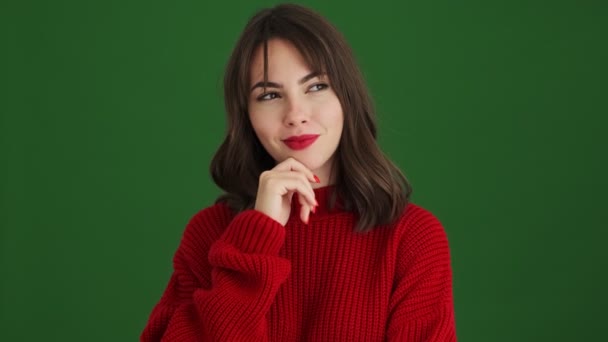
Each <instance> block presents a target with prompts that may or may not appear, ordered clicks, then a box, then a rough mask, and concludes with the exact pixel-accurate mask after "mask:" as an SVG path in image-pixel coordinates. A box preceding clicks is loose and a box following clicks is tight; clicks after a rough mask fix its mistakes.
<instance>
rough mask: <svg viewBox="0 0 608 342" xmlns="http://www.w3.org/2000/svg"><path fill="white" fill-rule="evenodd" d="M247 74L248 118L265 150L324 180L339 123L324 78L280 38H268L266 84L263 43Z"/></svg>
mask: <svg viewBox="0 0 608 342" xmlns="http://www.w3.org/2000/svg"><path fill="white" fill-rule="evenodd" d="M250 77H251V80H250V81H251V83H250V84H251V88H250V89H251V93H250V94H249V119H250V120H251V124H252V126H253V129H254V131H255V133H256V135H257V137H258V139H259V140H260V142H261V143H262V145H263V146H264V148H265V149H266V151H267V152H268V153H269V154H270V155H271V156H272V157H273V158H274V160H275V161H276V162H277V163H280V162H282V161H283V160H285V159H287V158H288V157H293V158H295V159H296V160H298V161H299V162H301V163H303V164H304V165H305V166H306V167H308V168H309V169H311V170H312V171H313V172H314V173H315V174H316V175H317V176H319V178H320V179H321V182H322V183H325V184H327V183H328V182H329V181H331V180H330V179H329V176H330V171H331V166H332V162H333V158H334V155H335V152H336V149H337V147H338V143H339V142H340V136H341V134H342V127H343V124H344V116H343V113H342V106H341V105H340V101H339V100H338V97H337V96H336V94H335V93H334V91H333V89H332V88H331V85H330V83H329V79H328V78H327V77H326V75H316V74H313V73H311V69H310V67H309V66H308V65H307V64H306V63H305V61H304V59H303V58H302V56H301V55H300V53H299V52H298V50H297V49H296V48H295V47H294V46H293V45H292V44H291V43H290V42H288V41H286V40H282V39H271V40H269V41H268V83H266V84H264V50H263V46H260V47H259V48H258V49H257V51H256V52H255V54H254V57H253V60H252V65H251V75H250ZM264 86H265V87H266V89H264Z"/></svg>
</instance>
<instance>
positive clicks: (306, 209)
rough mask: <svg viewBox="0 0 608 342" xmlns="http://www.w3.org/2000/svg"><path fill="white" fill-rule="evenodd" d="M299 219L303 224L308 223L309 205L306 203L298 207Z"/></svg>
mask: <svg viewBox="0 0 608 342" xmlns="http://www.w3.org/2000/svg"><path fill="white" fill-rule="evenodd" d="M300 219H301V220H302V222H304V223H305V224H308V221H309V220H310V206H308V205H307V204H305V205H302V207H301V208H300Z"/></svg>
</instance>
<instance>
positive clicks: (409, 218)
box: [394, 202, 446, 240]
mask: <svg viewBox="0 0 608 342" xmlns="http://www.w3.org/2000/svg"><path fill="white" fill-rule="evenodd" d="M394 228H395V230H396V232H397V234H399V235H405V236H407V237H408V239H409V240H411V239H425V238H433V239H439V240H444V239H446V232H445V229H444V227H443V224H442V223H441V221H440V220H439V219H438V218H437V216H436V215H435V214H433V213H432V212H431V211H430V210H428V209H426V208H424V207H422V206H420V205H418V204H415V203H412V202H409V203H408V204H407V205H406V206H405V208H404V210H403V212H402V214H401V216H400V217H399V219H398V220H397V221H396V222H395V227H394Z"/></svg>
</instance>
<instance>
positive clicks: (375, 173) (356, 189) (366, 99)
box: [210, 4, 412, 232]
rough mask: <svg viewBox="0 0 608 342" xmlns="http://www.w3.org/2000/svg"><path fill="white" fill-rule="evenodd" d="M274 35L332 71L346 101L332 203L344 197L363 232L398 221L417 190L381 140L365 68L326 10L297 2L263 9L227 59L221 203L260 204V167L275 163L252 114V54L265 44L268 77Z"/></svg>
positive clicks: (217, 176)
mask: <svg viewBox="0 0 608 342" xmlns="http://www.w3.org/2000/svg"><path fill="white" fill-rule="evenodd" d="M273 38H281V39H285V40H287V41H289V42H291V43H292V44H293V45H294V46H295V47H296V48H297V49H298V50H299V52H300V54H301V55H302V56H303V58H304V60H305V61H306V62H307V64H308V65H309V67H310V68H311V69H313V70H311V71H317V72H322V73H325V74H327V77H328V78H329V80H330V82H331V84H332V88H333V90H334V91H335V93H336V96H337V97H338V99H339V101H340V104H341V105H342V111H343V113H344V127H343V130H342V136H341V138H340V142H339V144H338V148H337V150H336V152H335V153H336V156H335V158H334V164H333V165H332V175H334V176H335V177H334V179H336V183H335V188H334V189H335V192H334V193H333V195H332V198H331V200H330V206H333V205H335V200H336V196H340V199H341V202H342V203H343V205H344V208H345V209H346V210H349V211H353V212H355V214H356V215H357V224H356V228H355V230H356V231H359V232H365V231H369V230H371V229H373V228H374V227H375V226H377V225H382V224H388V223H391V222H393V221H394V220H396V219H397V218H398V217H399V216H400V215H401V214H402V213H403V210H404V209H405V207H406V204H407V203H408V201H409V198H410V194H411V192H412V189H411V186H410V184H409V182H408V181H407V179H406V178H405V176H404V175H403V174H402V173H401V171H400V170H399V168H398V167H396V166H395V165H394V164H393V163H392V162H391V161H390V160H389V159H388V158H387V157H386V156H385V155H384V154H383V153H382V151H381V150H380V147H379V145H378V143H377V141H376V120H375V112H374V108H373V103H372V100H371V98H370V95H369V92H368V90H367V87H366V85H365V82H364V80H363V75H362V74H361V72H360V70H359V68H358V66H357V63H356V61H355V58H354V56H353V53H352V51H351V49H350V47H349V45H348V44H347V42H346V40H345V39H344V37H343V36H342V34H341V33H340V32H339V31H338V30H337V29H336V28H335V27H334V26H333V25H332V24H330V23H329V22H328V21H327V20H326V19H325V18H323V17H322V16H321V15H319V14H317V13H316V12H314V11H312V10H310V9H308V8H305V7H302V6H299V5H294V4H282V5H278V6H276V7H273V8H267V9H263V10H261V11H259V12H258V13H257V14H255V15H254V16H253V17H252V18H251V19H250V20H249V22H248V23H247V25H246V26H245V29H244V30H243V32H242V34H241V36H240V38H239V39H238V41H237V43H236V46H235V48H234V50H233V52H232V55H231V56H230V59H229V61H228V64H227V66H226V73H225V76H224V102H225V107H226V113H227V132H226V137H225V139H224V141H223V143H222V144H221V145H220V147H219V149H218V151H217V152H216V154H215V156H214V157H213V160H212V162H211V166H210V171H211V175H212V177H213V180H214V181H215V183H216V184H217V185H218V186H219V187H220V188H222V189H223V190H224V191H225V194H223V195H222V196H220V197H219V198H218V199H217V201H216V202H225V203H226V204H227V205H228V206H229V207H230V208H232V209H233V210H234V211H236V212H240V211H242V210H245V209H250V208H253V205H254V204H255V197H256V193H257V188H258V181H259V177H260V174H261V173H262V172H263V171H265V170H268V169H271V168H273V167H274V166H275V161H274V160H273V158H272V157H271V156H270V155H269V154H268V152H266V150H265V149H264V147H263V146H262V144H261V143H260V141H259V140H258V138H257V136H256V134H255V132H254V130H253V127H252V126H251V122H250V121H249V115H248V100H249V98H248V96H249V87H250V84H249V82H250V70H251V61H252V58H253V56H254V53H255V51H256V50H257V48H259V47H260V46H263V48H264V80H265V81H267V77H268V70H267V69H268V49H267V42H268V40H269V39H273Z"/></svg>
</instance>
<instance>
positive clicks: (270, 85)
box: [250, 71, 323, 92]
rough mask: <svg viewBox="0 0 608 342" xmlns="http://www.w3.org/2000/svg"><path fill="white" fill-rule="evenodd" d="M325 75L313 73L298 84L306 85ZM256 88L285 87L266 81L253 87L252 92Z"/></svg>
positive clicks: (317, 72)
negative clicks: (311, 80)
mask: <svg viewBox="0 0 608 342" xmlns="http://www.w3.org/2000/svg"><path fill="white" fill-rule="evenodd" d="M321 75H323V73H321V72H319V71H313V72H311V73H310V74H308V75H306V76H304V77H302V78H301V79H300V80H299V81H298V84H303V83H306V82H307V81H309V80H310V79H312V78H315V77H318V76H321ZM255 88H283V85H282V84H280V83H276V82H264V81H260V82H258V83H256V84H254V85H253V87H251V90H250V92H251V91H253V90H254V89H255Z"/></svg>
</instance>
